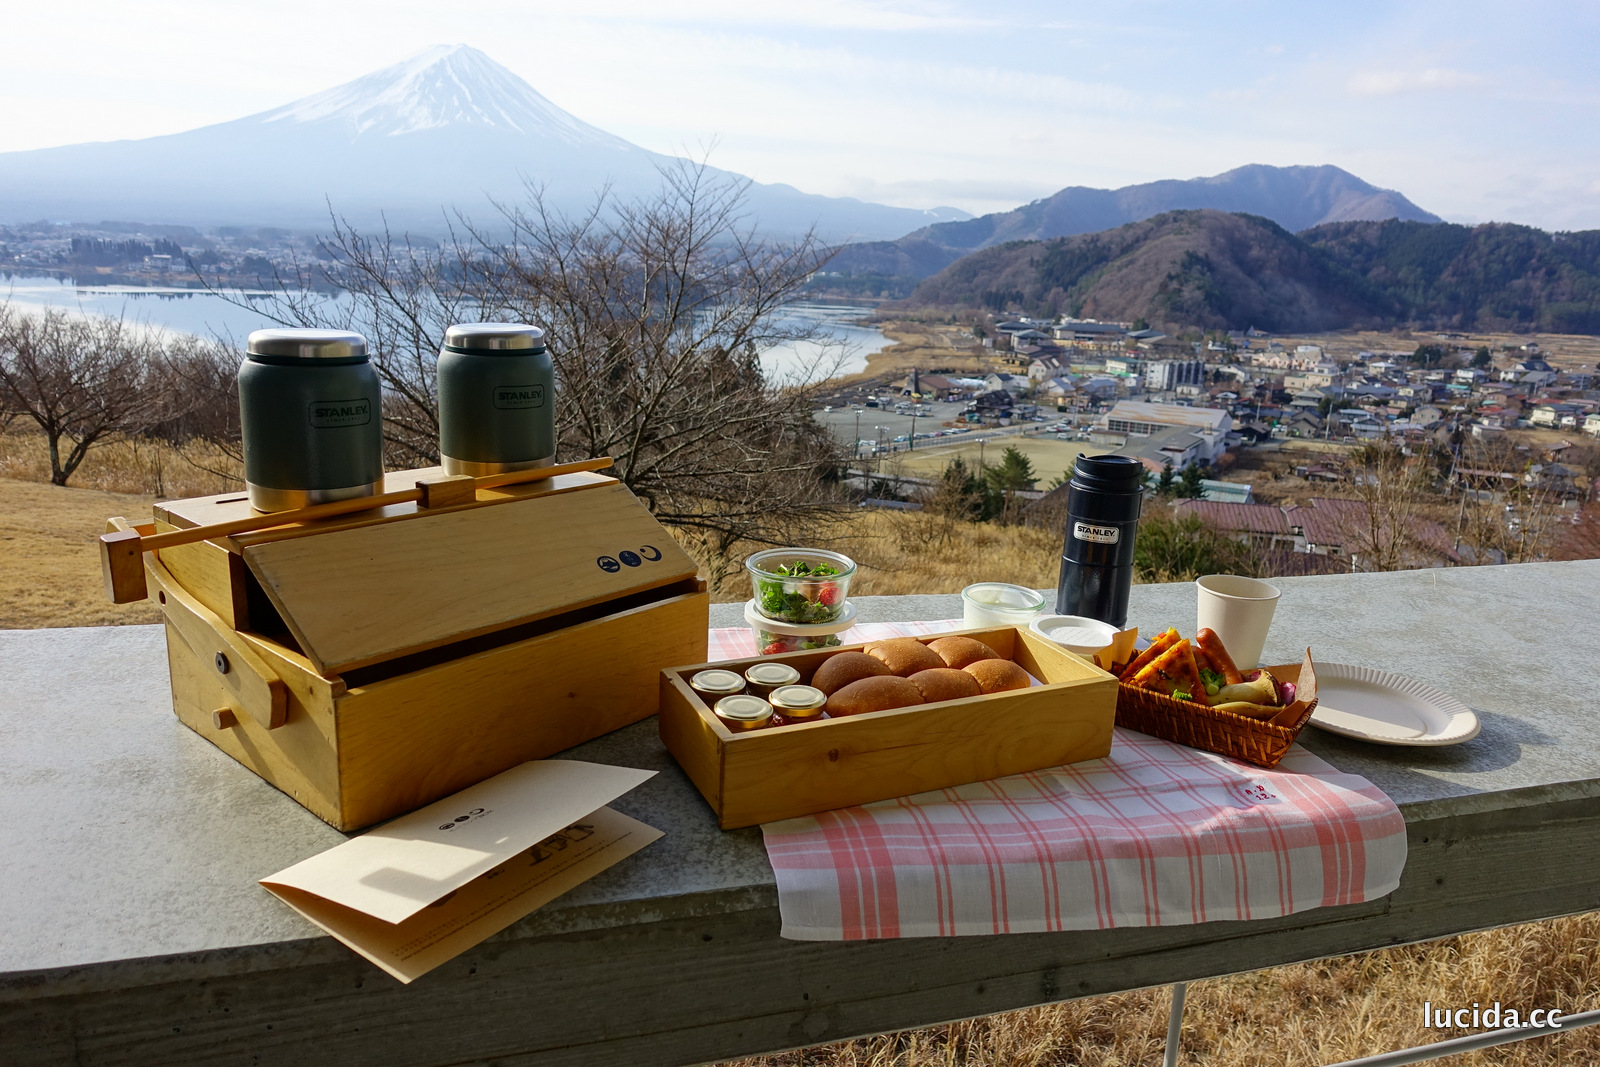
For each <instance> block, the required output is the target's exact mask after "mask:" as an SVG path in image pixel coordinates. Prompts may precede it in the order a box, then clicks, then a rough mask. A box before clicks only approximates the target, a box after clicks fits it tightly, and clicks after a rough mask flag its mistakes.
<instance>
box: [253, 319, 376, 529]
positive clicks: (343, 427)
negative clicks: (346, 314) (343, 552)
mask: <svg viewBox="0 0 1600 1067" xmlns="http://www.w3.org/2000/svg"><path fill="white" fill-rule="evenodd" d="M381 401H382V395H381V393H380V391H379V388H378V375H377V373H376V372H375V371H374V370H373V369H372V365H371V364H370V363H369V362H368V361H367V342H366V339H365V338H364V337H362V336H361V335H360V334H358V333H351V332H350V331H348V330H290V329H281V330H257V331H255V332H254V333H252V334H251V335H250V338H249V341H248V343H247V345H246V352H245V358H244V362H243V363H241V364H240V365H239V429H240V437H241V439H242V442H243V446H244V480H245V487H246V490H247V491H248V493H249V496H250V506H251V507H253V508H255V509H256V510H257V511H287V510H288V509H290V508H302V507H309V506H311V505H314V504H326V503H329V502H331V501H335V500H349V499H351V498H355V497H364V496H372V495H373V494H375V493H378V492H380V491H381V490H382V488H383V423H382V419H381V411H380V404H381Z"/></svg>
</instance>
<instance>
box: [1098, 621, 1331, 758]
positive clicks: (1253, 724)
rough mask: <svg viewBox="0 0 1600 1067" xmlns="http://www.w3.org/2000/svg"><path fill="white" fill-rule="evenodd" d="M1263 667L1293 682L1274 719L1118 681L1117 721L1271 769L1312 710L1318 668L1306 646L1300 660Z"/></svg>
mask: <svg viewBox="0 0 1600 1067" xmlns="http://www.w3.org/2000/svg"><path fill="white" fill-rule="evenodd" d="M1265 670H1267V671H1268V672H1270V673H1271V675H1272V676H1273V677H1274V678H1276V679H1278V681H1280V682H1294V683H1295V701H1294V703H1293V704H1290V705H1289V706H1288V707H1286V708H1284V709H1283V711H1281V712H1279V713H1278V715H1277V716H1276V717H1274V718H1272V719H1249V718H1246V717H1245V716H1243V715H1236V714H1234V713H1233V712H1231V711H1218V710H1217V709H1215V708H1208V707H1204V706H1202V705H1199V704H1191V703H1189V702H1188V701H1186V700H1174V699H1173V698H1172V697H1169V696H1167V695H1165V694H1163V693H1153V692H1151V691H1150V690H1148V689H1139V688H1136V687H1134V686H1131V685H1121V684H1119V685H1118V686H1117V725H1118V726H1121V727H1123V728H1125V729H1128V730H1137V731H1139V732H1140V733H1142V734H1150V735H1151V736H1153V737H1159V738H1162V739H1163V740H1166V741H1172V742H1175V743H1176V744H1180V745H1187V746H1189V747H1190V748H1199V749H1204V750H1205V751H1207V752H1215V753H1217V754H1219V755H1222V756H1228V757H1231V758H1233V759H1237V760H1243V761H1244V762H1246V763H1253V764H1255V765H1256V766H1258V767H1265V768H1267V769H1268V770H1271V769H1272V768H1273V767H1276V766H1277V765H1278V762H1279V761H1280V760H1282V759H1283V757H1284V755H1285V754H1287V753H1288V751H1289V746H1291V745H1293V744H1294V739H1295V738H1296V737H1298V736H1299V735H1300V731H1301V730H1302V729H1303V728H1304V727H1305V724H1306V723H1307V722H1308V721H1310V719H1311V713H1312V712H1313V711H1315V710H1316V707H1317V672H1316V668H1315V667H1314V666H1313V665H1312V663H1311V650H1310V649H1309V648H1308V649H1306V656H1305V659H1304V660H1302V661H1301V662H1299V663H1288V664H1283V665H1280V666H1277V667H1267V668H1265Z"/></svg>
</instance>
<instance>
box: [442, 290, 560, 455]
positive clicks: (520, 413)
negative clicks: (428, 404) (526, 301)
mask: <svg viewBox="0 0 1600 1067" xmlns="http://www.w3.org/2000/svg"><path fill="white" fill-rule="evenodd" d="M438 369H439V375H438V387H439V453H440V460H441V462H442V463H443V465H444V469H445V472H446V473H448V474H470V475H473V476H480V475H485V474H500V473H503V472H505V471H515V470H526V469H528V468H530V467H543V466H546V465H548V464H550V463H554V462H555V457H556V424H555V415H554V407H553V404H554V399H555V370H554V368H553V367H552V365H551V362H550V356H549V353H548V352H546V351H545V344H544V331H543V330H541V329H539V327H537V326H528V325H524V324H523V323H516V322H469V323H459V324H457V325H455V326H452V327H450V328H449V329H448V330H446V331H445V335H444V347H443V348H441V349H440V350H439V368H438Z"/></svg>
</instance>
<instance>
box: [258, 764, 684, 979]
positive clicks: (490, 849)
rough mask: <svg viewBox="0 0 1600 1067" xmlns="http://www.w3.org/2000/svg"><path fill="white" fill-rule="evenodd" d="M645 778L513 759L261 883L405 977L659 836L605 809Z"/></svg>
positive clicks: (627, 771) (626, 771)
mask: <svg viewBox="0 0 1600 1067" xmlns="http://www.w3.org/2000/svg"><path fill="white" fill-rule="evenodd" d="M654 774H655V772H654V771H641V770H635V769H632V768H628V767H607V766H602V765H600V764H596V763H580V762H578V761H575V760H541V761H535V762H531V763H524V764H521V765H520V766H517V767H513V768H511V769H510V770H509V771H506V772H504V773H503V774H498V775H496V776H495V777H493V778H490V779H489V780H488V781H485V782H480V783H479V784H477V785H475V786H472V787H471V788H470V789H464V790H462V791H461V792H459V793H457V794H455V795H454V796H449V797H446V798H445V799H443V800H440V801H438V802H436V803H433V804H430V805H428V806H427V807H425V808H421V809H419V810H417V811H414V812H412V813H411V814H410V815H405V816H402V817H401V818H398V819H395V820H394V821H393V822H390V823H387V824H385V825H384V826H381V827H379V828H378V829H376V830H372V831H370V832H368V833H366V834H363V835H362V836H360V837H357V838H354V839H352V840H350V841H346V842H345V843H344V844H342V845H338V846H336V847H334V848H331V849H329V850H328V851H326V852H323V853H319V854H318V855H315V856H312V857H311V858H310V859H307V860H303V861H301V862H300V863H297V864H295V865H294V866H292V867H288V868H285V869H284V870H281V871H279V872H278V873H277V874H274V875H271V876H269V877H267V878H263V879H262V880H261V884H262V885H263V886H264V887H265V888H266V889H267V891H268V892H270V893H272V894H273V895H275V896H277V897H278V898H279V899H280V900H282V901H283V902H284V903H286V904H288V905H289V906H290V907H291V908H293V909H295V910H296V911H298V912H299V913H300V914H301V915H304V916H305V917H306V918H307V919H309V920H311V921H312V922H314V923H316V924H317V925H318V926H320V927H322V928H323V929H324V930H326V931H328V933H330V934H332V935H333V936H334V937H336V938H338V939H339V940H340V941H342V942H344V943H345V944H346V945H348V946H350V947H351V948H352V949H354V950H355V951H356V952H359V953H360V954H361V955H363V956H365V957H366V958H367V959H369V960H371V961H372V962H373V963H375V964H377V965H378V966H379V967H381V968H383V969H384V970H385V971H387V972H389V973H390V974H392V975H394V977H396V978H398V979H400V981H402V982H410V981H413V980H414V979H416V978H417V977H419V976H420V975H423V974H425V973H427V972H428V971H430V970H432V969H433V968H434V967H437V966H438V965H439V964H441V963H444V962H445V961H446V960H449V959H451V958H453V957H454V956H457V955H459V954H460V953H462V952H465V951H466V950H467V949H469V948H471V947H472V946H473V945H476V944H477V943H479V942H480V941H482V940H483V939H484V938H486V937H489V936H490V935H491V934H494V933H496V932H498V931H500V930H503V929H505V928H506V927H507V926H510V925H511V924H512V923H514V922H516V921H517V920H518V919H520V918H522V917H523V916H524V915H527V914H528V913H529V912H531V911H533V910H534V909H536V908H538V907H540V906H542V905H544V904H546V903H548V902H549V901H551V900H554V899H555V898H556V897H558V896H560V895H561V894H562V893H565V892H566V891H567V890H569V889H571V888H573V887H574V886H576V885H579V884H581V883H582V882H584V881H587V880H588V879H590V878H593V877H594V876H595V875H596V874H598V873H600V872H601V871H603V870H605V869H606V868H607V867H610V866H611V865H612V864H614V863H616V862H617V861H619V860H621V859H623V858H625V857H627V856H630V855H632V854H633V853H635V852H637V851H639V849H641V848H643V847H644V846H646V845H648V844H649V843H650V842H652V841H654V840H656V839H657V838H659V837H660V836H661V832H660V831H659V830H656V829H654V828H652V827H649V826H646V825H645V824H644V823H641V822H638V821H636V820H634V819H630V818H629V817H628V816H626V815H623V814H621V813H620V812H616V811H613V810H611V809H610V808H607V807H604V805H605V804H606V803H607V802H609V801H611V800H615V799H616V798H617V797H619V796H621V795H622V794H623V793H626V792H627V791H628V790H630V789H632V788H634V787H635V786H637V785H639V784H640V783H641V782H644V781H645V780H646V779H648V778H650V777H652V776H653V775H654Z"/></svg>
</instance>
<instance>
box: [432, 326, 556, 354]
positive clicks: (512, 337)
mask: <svg viewBox="0 0 1600 1067" xmlns="http://www.w3.org/2000/svg"><path fill="white" fill-rule="evenodd" d="M444 346H445V347H446V348H448V349H450V350H451V351H454V352H473V353H478V354H481V355H501V354H503V355H524V354H528V353H536V352H543V351H544V331H543V330H541V329H539V327H537V326H529V325H527V324H526V323H521V322H458V323H456V324H455V325H454V326H452V327H450V328H449V329H448V330H446V331H445V332H444Z"/></svg>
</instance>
